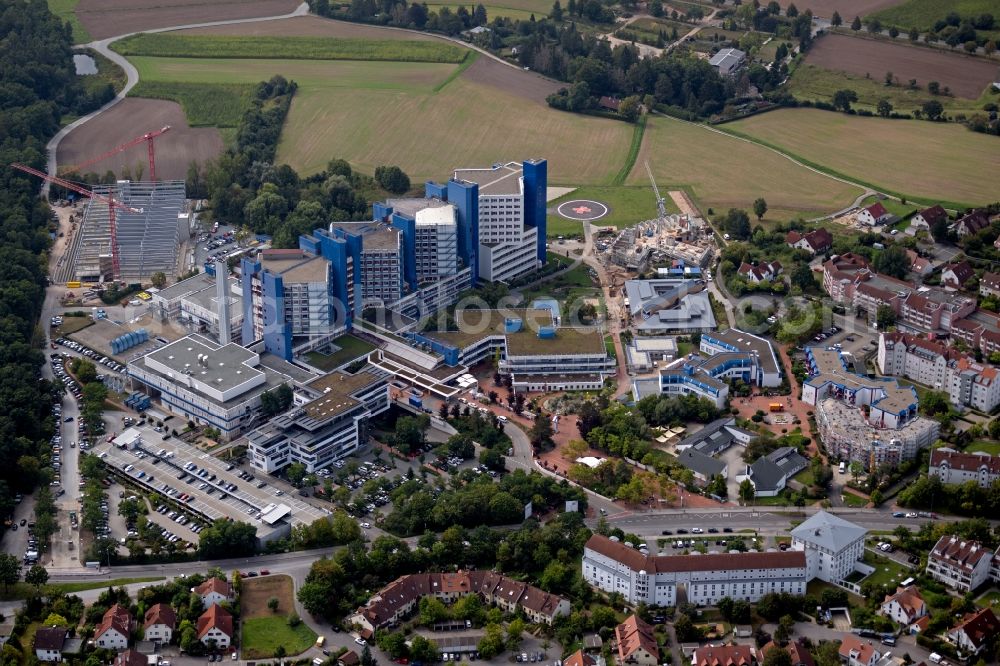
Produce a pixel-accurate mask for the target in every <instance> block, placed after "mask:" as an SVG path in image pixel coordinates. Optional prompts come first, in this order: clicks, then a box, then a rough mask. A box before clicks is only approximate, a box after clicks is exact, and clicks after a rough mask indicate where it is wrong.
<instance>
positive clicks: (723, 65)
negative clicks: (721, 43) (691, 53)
mask: <svg viewBox="0 0 1000 666" xmlns="http://www.w3.org/2000/svg"><path fill="white" fill-rule="evenodd" d="M746 61H747V54H746V53H744V52H743V51H740V50H739V49H733V48H725V49H720V50H719V52H718V53H716V54H715V55H714V56H712V57H711V58H709V60H708V64H710V65H711V66H712V67H715V69H716V70H718V72H719V74H720V75H722V76H735V75H736V73H737V72H738V71H739V70H740V68H741V67H743V65H745V64H746Z"/></svg>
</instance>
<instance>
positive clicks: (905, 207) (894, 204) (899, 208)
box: [861, 195, 917, 217]
mask: <svg viewBox="0 0 1000 666" xmlns="http://www.w3.org/2000/svg"><path fill="white" fill-rule="evenodd" d="M876 201H879V202H881V204H882V205H883V206H884V207H885V209H886V210H887V211H889V212H890V213H892V214H893V215H895V216H897V217H906V216H907V215H909V214H910V213H912V212H914V211H915V210H917V206H914V205H913V204H904V203H902V202H899V201H896V200H895V199H879V198H878V197H877V196H875V195H873V196H870V197H865V198H864V199H862V200H861V205H862V206H870V205H872V204H873V203H875V202H876Z"/></svg>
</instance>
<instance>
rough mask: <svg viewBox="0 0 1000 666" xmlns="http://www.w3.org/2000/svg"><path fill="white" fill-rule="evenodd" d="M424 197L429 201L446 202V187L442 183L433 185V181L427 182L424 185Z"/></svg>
mask: <svg viewBox="0 0 1000 666" xmlns="http://www.w3.org/2000/svg"><path fill="white" fill-rule="evenodd" d="M424 196H425V197H427V198H429V199H434V198H437V199H441V200H443V201H447V200H448V186H447V185H445V184H443V183H435V182H433V181H430V180H429V181H427V182H426V183H424Z"/></svg>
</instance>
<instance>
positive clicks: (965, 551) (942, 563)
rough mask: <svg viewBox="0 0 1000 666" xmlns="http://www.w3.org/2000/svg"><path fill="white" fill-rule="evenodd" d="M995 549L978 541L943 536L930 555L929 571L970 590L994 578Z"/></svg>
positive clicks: (952, 586) (964, 589) (963, 590)
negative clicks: (991, 576)
mask: <svg viewBox="0 0 1000 666" xmlns="http://www.w3.org/2000/svg"><path fill="white" fill-rule="evenodd" d="M992 565H993V551H992V550H990V549H989V548H986V547H985V546H983V544H981V543H979V542H978V541H973V540H967V539H963V538H962V537H958V536H954V535H952V536H943V537H941V538H940V539H938V542H937V543H936V544H934V548H932V549H931V552H930V553H928V555H927V570H926V571H927V575H928V576H930V577H931V578H933V579H935V580H938V581H941V582H942V583H944V584H945V585H947V586H948V587H950V588H952V589H954V590H958V591H959V592H962V593H963V594H964V593H967V592H972V591H973V590H975V589H977V588H979V587H980V586H981V585H983V584H984V583H986V582H987V581H988V580H989V579H990V571H991V567H992Z"/></svg>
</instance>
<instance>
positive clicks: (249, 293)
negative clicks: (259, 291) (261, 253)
mask: <svg viewBox="0 0 1000 666" xmlns="http://www.w3.org/2000/svg"><path fill="white" fill-rule="evenodd" d="M260 268H261V266H260V262H259V261H254V260H253V259H250V258H248V257H243V259H242V260H241V261H240V275H241V276H242V281H241V286H242V288H243V333H242V335H243V344H245V345H248V344H250V343H251V342H253V341H254V337H253V276H254V275H256V274H257V273H259V272H260Z"/></svg>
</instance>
